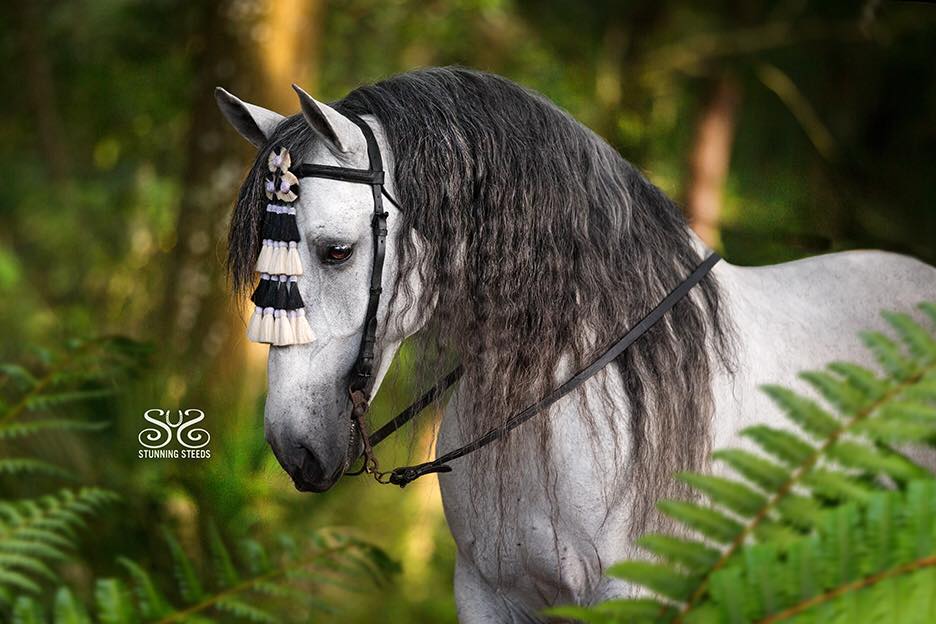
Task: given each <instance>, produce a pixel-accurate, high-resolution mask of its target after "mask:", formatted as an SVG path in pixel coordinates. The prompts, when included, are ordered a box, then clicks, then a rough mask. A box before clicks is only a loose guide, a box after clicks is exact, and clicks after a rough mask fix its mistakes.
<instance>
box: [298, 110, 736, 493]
mask: <svg viewBox="0 0 936 624" xmlns="http://www.w3.org/2000/svg"><path fill="white" fill-rule="evenodd" d="M343 114H344V115H345V116H346V117H347V118H348V119H350V120H351V121H352V122H354V123H355V125H357V126H358V127H359V128H360V129H361V132H363V133H364V138H365V139H366V141H367V156H368V163H369V167H368V169H355V168H351V167H334V166H330V165H315V164H306V163H304V164H299V165H296V166H294V167H291V168H290V169H289V171H290V172H291V173H292V174H293V175H295V177H296V178H297V179H300V178H308V177H318V178H328V179H331V180H340V181H343V182H351V183H356V184H367V185H369V186H370V187H371V190H372V192H373V198H374V212H373V216H372V218H371V232H372V235H373V239H374V258H373V263H372V266H371V279H370V289H369V294H368V300H367V311H366V314H365V316H364V332H363V336H362V337H361V346H360V348H359V350H358V355H357V359H356V361H355V363H354V366H353V368H352V372H351V379H350V381H349V382H348V394H349V397H350V399H351V405H352V410H351V419H352V420H351V435H352V442H353V434H354V431H355V428H357V430H358V431H359V432H360V436H361V441H362V443H363V447H364V449H363V453H362V456H363V460H364V461H363V463H362V465H361V467H360V468H359V469H358V470H356V471H351V472H346V473H345V474H347V475H358V474H361V473H362V472H366V473H369V474H372V475H374V478H375V479H376V480H377V481H378V482H379V483H385V484H387V483H392V484H393V485H398V486H400V487H401V488H402V487H406V486H407V485H408V484H410V483H412V482H413V481H415V480H416V479H418V478H419V477H422V476H424V475H427V474H431V473H442V472H451V471H452V467H451V466H450V465H449V463H450V462H452V461H454V460H456V459H459V458H461V457H464V456H465V455H468V454H469V453H473V452H475V451H477V450H479V449H482V448H484V447H485V446H487V445H489V444H491V443H492V442H495V441H497V440H500V439H501V438H503V437H505V436H506V435H507V434H508V433H510V432H511V431H513V430H514V429H516V428H517V427H519V426H520V425H522V424H523V423H525V422H527V421H528V420H530V419H531V418H533V417H534V416H536V415H537V414H539V413H541V412H542V411H544V410H546V409H548V408H549V407H550V406H552V405H553V404H555V403H556V402H557V401H559V400H560V399H561V398H563V397H565V396H566V395H568V394H569V393H571V392H573V391H575V390H577V389H578V388H579V387H581V386H582V384H584V383H585V382H586V381H588V380H589V379H591V378H592V377H594V376H595V374H597V373H598V372H599V371H601V370H602V369H603V368H604V367H605V366H607V365H608V364H610V363H611V362H612V361H614V360H615V359H616V358H617V357H619V356H620V355H621V354H622V353H624V351H626V350H627V348H628V347H630V346H631V345H632V344H633V343H634V342H635V341H636V340H637V339H638V338H640V337H641V336H643V335H644V334H645V333H647V331H648V330H649V329H650V328H651V327H653V326H654V325H655V324H656V323H657V322H658V321H659V320H660V319H661V318H663V316H664V315H665V314H666V313H667V312H668V311H669V310H671V309H672V308H673V306H675V305H676V304H677V303H678V302H679V301H680V300H681V299H683V298H684V297H685V296H686V295H688V294H689V291H690V290H692V288H693V287H694V286H695V285H696V284H698V283H699V282H700V281H701V280H702V279H703V278H704V277H705V276H706V275H708V273H709V271H711V270H712V267H714V266H715V264H717V263H718V261H719V260H720V259H721V257H720V256H719V255H718V254H717V253H712V254H711V255H709V256H708V257H707V258H706V259H705V260H704V261H702V263H701V264H700V265H699V266H698V267H696V269H695V270H694V271H693V272H692V273H691V274H690V275H689V276H688V277H687V278H686V279H685V280H683V281H682V283H680V284H679V285H678V286H677V287H676V288H674V289H673V290H672V291H670V293H669V294H668V295H666V297H665V298H664V299H663V300H662V301H660V303H658V304H657V306H656V307H655V308H653V310H651V311H650V312H649V313H648V314H647V315H646V316H644V317H643V318H642V319H641V320H640V322H638V323H637V324H636V325H634V326H633V327H632V328H631V329H630V330H628V331H627V333H626V334H624V336H623V337H622V338H621V339H620V340H618V341H617V342H616V343H614V344H613V345H612V346H611V347H610V348H609V349H608V350H607V351H605V352H604V353H603V354H602V355H601V356H599V357H598V358H597V359H595V360H594V361H593V362H592V363H591V364H589V365H588V366H586V367H585V368H583V369H581V370H580V371H578V372H577V373H575V374H574V375H573V376H572V377H571V378H569V379H568V380H567V381H566V382H565V383H563V384H561V385H560V386H558V387H556V388H555V389H553V390H552V391H551V392H550V393H549V394H547V395H546V396H544V397H543V398H541V399H540V400H539V401H537V402H536V403H533V404H532V405H529V406H527V407H526V408H525V409H523V410H521V411H520V412H517V413H516V414H514V415H513V416H511V417H510V418H508V419H507V420H506V421H504V424H503V425H502V426H500V427H496V428H493V429H490V430H489V431H487V432H486V433H484V434H483V435H481V436H480V437H478V438H477V439H475V440H474V441H472V442H470V443H468V444H466V445H464V446H461V447H459V448H457V449H455V450H452V451H449V452H448V453H445V454H444V455H442V456H440V457H437V458H436V459H434V460H432V461H429V462H424V463H422V464H416V465H413V466H400V467H398V468H394V469H393V470H391V471H388V472H381V471H380V470H379V467H378V463H377V458H376V456H375V455H374V452H373V449H374V447H375V446H377V445H378V444H380V443H381V442H382V441H383V440H385V439H386V438H387V437H388V436H390V435H391V434H393V433H394V432H396V431H397V430H398V429H400V428H401V427H402V426H403V425H405V424H406V423H408V422H409V421H410V420H412V419H413V418H415V417H416V416H417V415H419V414H420V413H421V412H422V411H423V410H424V409H425V408H426V407H428V406H429V405H430V404H432V403H433V402H435V401H436V399H438V398H439V397H440V396H442V395H443V394H444V393H445V391H446V390H448V389H449V388H450V387H451V386H453V385H454V384H455V383H456V382H457V381H458V380H459V379H460V378H461V376H462V373H463V368H462V366H460V365H459V366H457V367H456V368H455V369H454V370H452V371H451V372H449V373H448V374H447V375H445V376H444V377H442V378H441V379H440V380H439V381H438V382H436V384H435V385H434V386H433V387H432V388H431V389H430V390H429V391H428V392H426V393H425V394H423V396H421V397H420V398H419V399H417V400H416V401H415V402H413V403H412V404H411V405H410V406H409V407H407V408H406V409H405V410H403V411H402V412H400V413H399V414H398V415H397V416H396V417H395V418H393V419H392V420H390V421H388V422H387V423H385V424H384V425H383V426H382V427H381V428H380V429H378V430H377V431H375V432H374V433H373V434H370V435H368V433H367V423H366V415H367V410H368V408H369V405H370V398H371V392H372V391H373V372H374V349H375V346H376V342H377V310H378V307H379V305H380V295H381V291H382V289H381V285H382V278H383V265H384V257H385V255H386V247H387V216H388V214H387V212H386V211H384V209H383V203H382V199H383V198H384V197H386V198H387V200H388V201H389V202H390V203H392V204H393V205H394V206H396V207H397V208H399V209H401V210H402V208H400V205H399V204H398V203H397V202H396V200H394V199H393V197H392V196H391V195H390V194H389V193H388V192H387V190H386V189H385V188H384V183H385V176H384V171H383V160H382V159H381V156H380V147H379V146H378V144H377V140H376V138H375V137H374V133H373V131H372V130H371V128H370V126H368V125H367V124H366V123H365V122H364V120H362V119H361V118H360V117H358V116H357V115H355V114H353V113H351V112H344V111H343ZM349 443H350V442H349Z"/></svg>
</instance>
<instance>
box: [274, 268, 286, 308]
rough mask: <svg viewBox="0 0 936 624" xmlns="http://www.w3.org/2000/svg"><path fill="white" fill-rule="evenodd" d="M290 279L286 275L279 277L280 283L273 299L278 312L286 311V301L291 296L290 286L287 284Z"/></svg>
mask: <svg viewBox="0 0 936 624" xmlns="http://www.w3.org/2000/svg"><path fill="white" fill-rule="evenodd" d="M288 279H289V278H288V277H286V276H285V275H280V276H279V281H278V282H277V284H276V296H275V298H274V299H273V307H274V308H275V309H276V310H285V309H286V301H287V298H288V295H289V286H288V284H287V283H286V281H287V280H288Z"/></svg>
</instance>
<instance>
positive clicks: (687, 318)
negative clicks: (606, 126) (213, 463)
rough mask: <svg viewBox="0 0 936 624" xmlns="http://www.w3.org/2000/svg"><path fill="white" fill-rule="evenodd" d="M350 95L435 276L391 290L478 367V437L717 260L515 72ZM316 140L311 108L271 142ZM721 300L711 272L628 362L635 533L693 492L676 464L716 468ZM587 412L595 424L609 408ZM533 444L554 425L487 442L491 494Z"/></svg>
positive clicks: (431, 75)
mask: <svg viewBox="0 0 936 624" xmlns="http://www.w3.org/2000/svg"><path fill="white" fill-rule="evenodd" d="M335 106H336V107H337V108H338V109H339V110H350V111H353V112H356V113H358V114H359V115H368V114H369V115H374V116H376V118H377V119H378V120H379V122H380V123H381V124H382V126H383V129H384V132H385V133H386V137H387V140H388V142H389V146H390V149H391V151H392V154H393V171H392V175H393V179H394V181H395V183H396V192H397V196H398V200H399V201H400V202H401V204H402V206H403V208H404V212H403V217H402V218H403V219H404V227H402V228H400V230H399V231H400V232H401V233H404V235H402V236H400V237H398V239H397V240H395V241H392V244H394V245H397V247H398V249H399V250H400V254H401V255H400V256H399V257H400V262H401V270H400V273H399V274H400V275H401V276H403V275H408V274H409V273H410V272H411V271H418V272H419V275H420V277H421V283H422V290H421V292H420V293H419V295H418V297H417V296H416V295H414V293H412V292H408V291H407V289H406V284H405V282H404V281H402V280H401V281H400V282H399V283H398V284H397V285H396V288H395V291H394V295H393V296H394V297H401V298H402V300H403V301H404V302H405V305H407V306H417V307H418V308H420V309H426V310H428V309H433V310H434V313H433V316H432V319H431V321H430V325H429V328H428V332H427V333H428V334H429V335H431V336H433V339H434V344H433V349H432V350H431V352H433V353H434V352H436V348H437V347H441V349H440V350H439V351H438V353H440V354H442V355H441V356H440V357H451V356H452V355H453V354H454V355H456V356H457V357H458V358H460V359H461V361H462V362H463V364H464V366H465V371H466V373H465V377H464V379H463V381H462V386H463V388H465V389H470V391H469V392H465V393H463V394H464V395H465V396H463V397H461V399H460V400H463V401H467V402H468V403H467V407H468V408H467V409H465V410H463V413H464V414H466V415H470V417H469V418H465V419H464V421H463V422H461V423H460V427H461V429H462V434H463V435H464V436H466V437H471V436H473V435H476V434H478V433H479V432H482V431H484V430H487V429H488V428H491V427H497V426H500V425H501V424H502V423H503V422H504V420H505V419H506V418H507V417H508V416H509V415H510V414H512V413H514V412H516V411H517V410H519V409H521V408H523V407H524V406H525V405H527V404H528V403H530V402H532V401H534V400H536V399H537V398H539V397H541V396H542V395H543V394H545V393H546V392H548V391H549V390H550V389H551V388H552V387H553V386H554V384H555V378H554V374H555V372H556V368H557V365H558V364H559V362H560V361H563V362H568V364H569V365H571V367H572V368H578V367H580V366H582V365H583V363H586V362H587V361H588V360H589V359H591V358H593V357H594V356H595V355H596V354H598V353H600V352H601V351H602V350H603V349H605V348H606V347H607V346H609V345H610V344H611V343H612V342H614V341H615V340H616V339H617V338H618V337H620V336H621V335H623V333H624V332H625V331H626V330H627V329H628V328H629V327H630V326H631V325H632V324H633V323H635V322H636V321H638V320H639V319H640V318H641V317H642V316H643V315H644V314H645V313H646V312H648V311H649V310H650V309H651V308H653V307H654V306H655V305H656V304H657V303H658V302H659V301H660V300H661V299H663V298H664V297H665V296H666V294H667V293H668V292H669V291H670V290H671V289H673V288H674V287H675V286H676V285H677V284H679V282H680V281H682V280H683V279H684V278H685V277H686V276H687V275H689V273H691V272H692V270H693V269H694V268H695V267H696V266H697V265H698V264H699V263H700V262H701V260H702V258H701V256H700V251H699V249H698V248H697V246H696V245H694V243H693V239H692V236H691V234H690V232H689V230H688V228H687V225H686V222H685V220H684V218H683V216H682V213H681V211H680V210H679V208H678V207H677V206H676V205H675V204H674V203H673V202H672V201H671V200H670V199H669V198H667V197H666V195H665V194H664V193H663V192H662V191H660V190H659V189H658V188H656V187H655V186H654V185H653V184H651V183H650V182H649V181H648V180H647V179H646V178H645V177H644V176H643V175H642V174H641V173H640V172H639V171H638V170H637V169H636V168H634V167H633V166H632V165H631V164H630V163H628V162H627V161H626V160H625V159H624V158H622V157H621V156H620V155H619V154H618V153H617V152H616V151H615V150H614V149H613V148H611V147H610V146H609V145H608V144H607V143H605V142H604V141H603V140H602V139H601V138H600V137H598V136H597V135H596V134H594V133H593V132H592V131H590V130H589V129H587V128H585V127H584V126H582V125H581V124H579V123H578V122H577V121H575V120H574V119H573V118H572V117H571V116H569V115H568V114H567V113H566V112H564V111H563V110H561V109H559V108H558V107H556V106H555V105H553V104H552V103H550V102H549V101H548V100H546V99H545V98H543V97H542V96H540V95H538V94H536V93H533V92H531V91H529V90H526V89H524V88H522V87H520V86H518V85H516V84H514V83H512V82H510V81H509V80H506V79H504V78H501V77H499V76H495V75H491V74H486V73H482V72H477V71H470V70H465V69H459V68H435V69H427V70H420V71H414V72H409V73H405V74H402V75H398V76H395V77H392V78H389V79H387V80H384V81H381V82H378V83H376V84H373V85H368V86H363V87H361V88H358V89H356V90H355V91H353V92H351V93H350V94H349V95H348V96H347V97H346V98H344V99H343V100H341V101H340V102H337V103H336V104H335ZM313 140H314V138H313V135H312V133H311V132H310V131H308V129H306V128H305V124H304V123H303V122H302V120H301V117H298V116H297V117H293V118H290V119H288V120H287V121H285V122H284V123H283V124H281V126H280V128H279V129H278V130H277V132H276V135H275V136H274V137H272V139H271V144H272V143H276V144H278V145H282V144H285V145H286V146H287V147H289V148H290V149H291V150H293V149H296V152H294V153H302V152H303V151H304V150H303V146H305V147H307V146H308V143H309V142H311V141H313ZM268 149H269V148H267V149H265V150H261V154H260V155H259V158H258V165H257V166H256V167H255V171H254V172H252V173H251V175H249V176H248V178H247V180H246V182H245V184H244V187H243V189H242V191H241V197H240V200H239V202H238V205H237V208H236V211H235V215H234V219H233V221H232V227H231V235H230V256H229V268H230V270H231V273H232V277H233V281H234V284H235V285H236V286H239V287H244V286H245V285H247V284H248V283H249V281H250V280H251V279H252V275H251V273H250V271H251V268H252V267H251V265H252V263H253V259H254V258H256V250H257V245H258V239H259V215H260V208H259V205H261V204H262V202H256V201H255V200H256V195H257V193H259V188H260V187H259V184H260V175H259V174H258V172H262V163H264V162H265V160H266V153H267V150H268ZM411 229H412V230H415V231H417V232H418V233H419V237H420V239H421V242H422V244H421V245H420V246H419V248H418V249H417V247H416V246H415V244H414V242H413V240H412V237H411V236H409V235H408V232H409V231H410V230H411ZM720 298H721V295H720V293H719V287H718V284H717V283H716V280H715V278H714V276H712V275H709V276H708V277H707V278H706V279H705V280H704V281H703V282H702V283H701V284H700V285H699V286H698V287H697V288H695V289H694V291H693V293H692V295H691V296H689V297H687V298H685V299H683V300H682V301H681V302H680V303H678V304H677V305H676V307H675V308H674V309H673V310H672V311H671V312H670V313H669V314H668V316H667V319H666V320H665V321H664V322H660V323H658V324H657V325H656V326H655V327H654V328H653V329H652V330H651V331H650V332H648V334H646V335H645V336H644V337H643V338H641V339H640V340H639V341H638V342H637V343H636V344H635V345H633V346H632V347H631V348H630V350H628V351H627V352H626V353H625V354H624V355H622V356H621V357H620V358H619V359H618V361H617V362H616V364H617V366H616V371H615V373H616V374H617V375H619V376H620V380H621V382H622V383H623V387H624V389H625V391H626V395H627V403H628V407H629V414H627V416H628V418H626V419H625V418H624V417H623V415H614V416H611V417H610V421H611V422H610V423H609V424H610V426H611V427H613V428H616V427H619V426H627V427H628V428H629V440H630V444H629V447H630V448H629V461H628V462H623V461H621V462H620V463H619V465H620V475H618V477H619V479H618V480H617V481H615V482H616V483H618V484H619V485H620V492H619V494H621V495H623V494H624V492H625V491H630V492H632V493H634V494H635V498H634V499H633V500H634V503H633V504H634V508H633V515H632V518H633V523H632V526H631V531H632V532H633V533H634V534H637V533H640V532H642V531H644V530H645V529H647V528H650V525H655V524H657V520H656V515H655V514H654V513H653V503H654V501H656V500H657V499H658V498H660V497H673V496H681V495H685V494H686V492H685V491H684V490H682V489H681V488H680V486H678V485H676V484H675V483H674V480H673V478H672V475H673V473H674V472H676V471H678V470H692V469H699V468H700V467H702V466H703V465H704V463H705V460H706V457H707V454H708V450H709V448H708V443H707V440H709V438H710V435H709V423H710V419H711V413H712V405H713V402H712V391H711V377H712V373H713V371H714V369H715V367H716V366H719V365H722V364H725V365H727V364H728V362H729V351H730V330H729V324H728V323H727V321H726V320H725V319H722V318H721V317H720V315H719V308H720ZM710 354H711V355H710ZM441 366H442V365H441V364H440V367H441ZM583 412H584V413H585V414H586V416H585V417H586V418H588V419H590V421H589V425H591V428H592V430H593V431H597V428H596V427H595V425H597V424H598V423H596V422H594V418H596V417H597V416H595V415H593V414H592V413H591V412H588V411H586V410H583ZM524 440H525V441H526V443H527V444H529V443H530V441H534V442H533V443H535V444H536V445H539V446H540V447H541V448H542V450H545V449H546V448H547V447H549V445H550V427H549V421H548V419H546V418H543V417H539V418H537V419H534V420H532V421H530V422H529V423H527V424H526V425H524V426H523V427H521V428H520V429H518V430H516V431H515V432H514V433H512V434H511V436H509V437H508V439H507V440H505V441H503V442H500V443H498V444H496V445H493V448H491V449H490V450H489V451H487V450H486V453H487V454H486V456H485V457H484V458H483V459H482V461H481V462H476V465H482V466H483V469H482V470H479V471H478V475H477V476H478V478H477V479H474V480H473V481H474V482H475V483H477V484H478V487H490V485H491V483H492V482H491V479H494V482H495V484H496V485H497V486H498V487H499V488H500V489H501V491H503V488H504V486H505V485H506V484H507V483H509V480H510V475H516V474H518V473H522V471H523V470H524V465H525V464H528V462H529V461H530V458H529V454H528V453H526V452H517V445H518V444H522V443H523V441H524ZM541 456H544V455H541ZM549 481H550V480H547V481H546V482H545V483H548V482H549ZM544 487H548V486H546V485H544ZM502 498H503V497H502ZM504 504H505V505H508V506H509V504H510V503H509V501H506V502H505V503H504Z"/></svg>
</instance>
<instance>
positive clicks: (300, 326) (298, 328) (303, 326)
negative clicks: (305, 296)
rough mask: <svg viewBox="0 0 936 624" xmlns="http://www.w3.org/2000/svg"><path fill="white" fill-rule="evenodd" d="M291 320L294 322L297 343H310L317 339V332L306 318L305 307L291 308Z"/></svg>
mask: <svg viewBox="0 0 936 624" xmlns="http://www.w3.org/2000/svg"><path fill="white" fill-rule="evenodd" d="M288 314H289V320H290V321H291V322H292V326H293V335H294V336H295V337H296V344H308V343H310V342H312V341H314V340H315V334H313V333H312V328H311V327H310V326H309V321H308V320H306V315H305V309H303V308H300V309H298V310H290V311H289V312H288Z"/></svg>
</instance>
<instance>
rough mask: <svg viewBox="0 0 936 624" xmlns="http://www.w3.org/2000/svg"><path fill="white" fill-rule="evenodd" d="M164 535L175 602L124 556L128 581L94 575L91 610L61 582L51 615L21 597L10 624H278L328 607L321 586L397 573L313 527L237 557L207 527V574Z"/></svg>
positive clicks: (252, 544) (383, 559)
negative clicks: (272, 547)
mask: <svg viewBox="0 0 936 624" xmlns="http://www.w3.org/2000/svg"><path fill="white" fill-rule="evenodd" d="M164 539H165V542H166V546H167V548H168V551H169V554H170V556H171V558H172V564H173V565H172V568H173V576H174V579H175V586H176V587H175V589H176V593H177V594H178V596H179V599H178V600H177V601H176V603H175V604H174V603H173V601H172V600H170V599H169V598H168V597H167V595H166V594H165V593H164V592H163V590H162V589H161V588H160V587H159V583H158V582H157V579H154V578H153V575H152V574H151V573H150V572H148V571H147V570H146V568H145V566H144V565H142V564H141V563H138V562H135V561H132V560H130V559H126V558H122V559H120V564H121V566H122V567H123V568H124V571H125V572H126V575H127V579H126V580H124V579H117V578H106V579H100V580H98V581H97V582H96V584H95V588H94V607H93V609H92V610H90V611H89V610H88V609H87V608H86V607H85V605H84V604H83V603H82V602H81V601H80V600H79V599H78V598H76V596H75V595H74V594H73V593H72V592H71V591H70V590H69V589H68V588H66V587H61V588H59V589H58V591H57V592H56V593H55V598H54V600H53V601H52V604H53V607H52V609H51V613H48V612H47V611H46V610H45V609H43V607H42V605H41V603H40V602H39V601H37V600H36V599H35V598H33V597H30V596H21V597H20V598H18V599H17V600H16V603H15V605H14V607H13V613H12V617H13V622H14V623H16V624H40V623H45V622H52V623H54V624H65V623H71V622H87V623H89V624H90V622H92V621H94V622H101V623H102V624H135V623H140V622H158V623H160V624H168V623H170V622H199V623H207V622H212V621H223V622H232V621H248V622H258V623H261V624H267V623H269V624H276V623H277V622H281V621H282V617H281V616H279V615H277V614H280V613H289V614H290V615H291V616H292V619H294V620H297V621H298V620H301V619H302V617H303V616H307V615H308V613H309V612H311V611H331V607H330V606H329V604H328V602H326V601H324V600H322V599H321V597H320V596H319V595H318V593H319V591H318V590H320V589H321V588H322V587H327V586H330V585H336V586H338V587H340V588H348V589H355V585H356V584H358V583H359V582H360V578H361V577H362V576H366V577H369V578H371V579H372V580H373V581H374V582H375V583H377V584H381V583H385V582H386V581H387V580H388V579H389V578H390V577H391V576H392V575H394V574H396V573H397V572H398V568H397V565H396V563H394V562H393V561H392V560H391V559H389V558H388V557H387V556H386V554H385V553H384V552H383V551H382V550H380V549H379V548H375V547H374V546H372V545H371V544H369V543H368V542H365V541H362V540H360V539H357V538H355V537H352V536H350V535H348V534H347V533H346V532H336V531H325V530H323V531H318V532H316V533H315V534H314V535H313V536H312V537H311V538H310V539H309V540H308V544H300V543H297V542H295V541H293V540H292V538H290V537H288V536H285V535H284V536H281V537H280V543H279V545H278V548H277V549H276V552H275V554H270V551H269V550H268V549H267V548H265V547H264V546H262V545H261V544H260V543H259V542H257V541H255V540H244V541H242V542H241V544H240V548H239V551H238V552H239V556H238V557H236V558H235V557H234V556H232V554H231V552H230V551H229V550H228V548H227V546H225V544H224V542H223V541H222V539H221V537H220V535H219V534H218V531H217V529H216V528H214V527H213V526H212V527H211V528H210V529H209V531H208V536H207V539H206V540H205V541H206V542H207V545H208V550H209V553H210V557H209V561H210V564H209V565H208V566H206V567H210V572H209V573H208V574H200V573H199V571H198V566H197V564H196V562H195V561H193V559H192V558H191V557H190V556H189V555H188V554H187V553H186V551H185V549H184V548H183V547H182V544H181V543H180V542H179V539H178V538H177V537H176V536H175V535H173V534H172V533H171V532H169V531H164ZM235 561H239V562H240V563H235ZM49 616H51V618H49ZM47 618H49V619H47Z"/></svg>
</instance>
